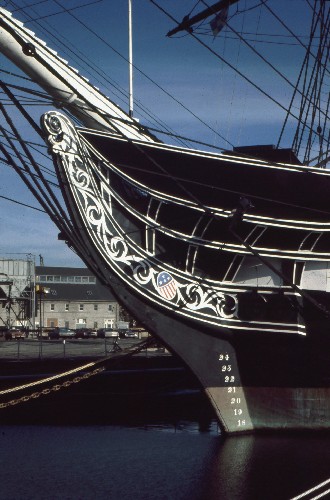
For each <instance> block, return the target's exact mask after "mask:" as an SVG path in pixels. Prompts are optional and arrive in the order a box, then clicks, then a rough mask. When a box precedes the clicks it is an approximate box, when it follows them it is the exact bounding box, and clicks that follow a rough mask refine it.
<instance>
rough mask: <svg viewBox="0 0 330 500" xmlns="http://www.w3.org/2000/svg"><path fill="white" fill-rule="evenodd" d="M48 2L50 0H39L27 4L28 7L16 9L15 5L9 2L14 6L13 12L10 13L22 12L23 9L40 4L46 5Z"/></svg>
mask: <svg viewBox="0 0 330 500" xmlns="http://www.w3.org/2000/svg"><path fill="white" fill-rule="evenodd" d="M50 1H51V0H39V2H34V3H31V4H29V5H24V6H23V7H17V5H16V6H15V3H14V2H13V1H11V2H10V3H11V4H12V5H13V6H14V10H13V11H12V12H19V11H20V10H24V9H27V8H29V7H35V6H36V5H40V4H42V3H48V2H50Z"/></svg>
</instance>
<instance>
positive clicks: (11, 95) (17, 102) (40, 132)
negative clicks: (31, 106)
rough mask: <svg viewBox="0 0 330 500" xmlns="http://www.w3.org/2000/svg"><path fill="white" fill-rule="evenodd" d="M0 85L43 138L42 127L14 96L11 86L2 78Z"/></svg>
mask: <svg viewBox="0 0 330 500" xmlns="http://www.w3.org/2000/svg"><path fill="white" fill-rule="evenodd" d="M0 87H1V88H2V90H3V91H4V92H5V94H7V96H8V97H9V99H10V100H11V101H12V102H13V103H14V104H15V106H16V107H17V109H19V110H20V112H21V114H22V115H23V116H24V118H25V119H26V120H27V121H28V123H29V124H30V125H31V126H32V127H33V129H34V130H35V132H37V134H38V135H39V136H40V137H41V138H42V139H43V138H44V137H43V133H42V130H41V128H40V127H39V126H38V125H37V124H36V123H35V121H34V120H32V118H31V116H30V115H29V114H28V113H27V111H26V110H25V109H24V107H23V106H22V105H21V104H20V102H19V101H18V99H16V97H15V96H14V94H13V93H12V92H11V91H10V90H9V88H8V87H7V85H6V84H5V83H4V82H3V81H2V80H0Z"/></svg>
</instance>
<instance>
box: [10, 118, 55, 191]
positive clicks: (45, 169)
mask: <svg viewBox="0 0 330 500" xmlns="http://www.w3.org/2000/svg"><path fill="white" fill-rule="evenodd" d="M1 128H2V129H3V127H1ZM4 130H5V129H4ZM6 132H7V133H8V131H7V130H6ZM2 137H4V136H3V135H2ZM12 140H13V141H17V139H16V137H15V138H12ZM7 147H8V149H9V150H10V151H11V152H13V151H14V150H13V148H12V147H11V146H10V144H8V145H7ZM21 154H22V153H21ZM14 156H15V155H14ZM22 157H23V158H24V160H25V161H26V160H27V157H26V156H25V155H24V154H22ZM2 160H3V159H2ZM47 160H48V161H49V157H47ZM27 163H28V164H29V165H31V164H30V163H29V162H27ZM36 163H37V162H36ZM38 165H39V168H40V170H42V171H44V172H45V173H46V174H47V175H50V176H52V177H55V178H56V174H55V173H54V172H53V171H52V170H50V169H49V168H47V167H45V166H44V165H41V164H39V163H38ZM31 166H32V165H31ZM20 168H21V167H20ZM32 176H33V178H34V177H35V178H37V179H40V176H39V175H37V174H35V173H31V177H32ZM47 182H48V183H49V184H51V185H52V186H53V187H56V188H59V187H60V186H59V185H58V184H56V182H53V181H51V180H47Z"/></svg>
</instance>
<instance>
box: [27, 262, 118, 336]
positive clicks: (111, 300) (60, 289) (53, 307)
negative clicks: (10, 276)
mask: <svg viewBox="0 0 330 500" xmlns="http://www.w3.org/2000/svg"><path fill="white" fill-rule="evenodd" d="M36 285H37V290H38V288H39V290H41V292H42V293H40V294H38V293H36V302H37V312H36V326H39V325H40V322H41V324H42V326H43V327H56V326H59V327H68V328H82V327H87V328H103V327H116V326H117V322H118V320H119V304H118V303H117V301H116V299H115V297H114V296H113V295H112V293H111V292H110V290H109V289H108V288H106V287H105V286H103V285H102V284H101V283H100V282H99V280H97V278H96V277H95V276H94V275H93V274H92V273H91V272H90V271H89V270H88V269H87V268H70V267H48V266H36ZM38 285H39V287H38Z"/></svg>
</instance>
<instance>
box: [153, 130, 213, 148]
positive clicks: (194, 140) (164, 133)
mask: <svg viewBox="0 0 330 500" xmlns="http://www.w3.org/2000/svg"><path fill="white" fill-rule="evenodd" d="M148 129H149V130H152V132H156V134H163V135H168V136H170V137H174V138H176V139H182V140H183V141H185V142H189V143H191V142H193V143H195V144H200V145H201V146H206V147H209V148H212V149H216V150H217V151H223V148H220V147H219V146H214V145H213V144H209V143H208V142H203V141H199V140H198V139H193V138H191V137H186V136H184V135H178V134H174V133H172V132H164V130H160V129H157V128H153V127H148Z"/></svg>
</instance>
